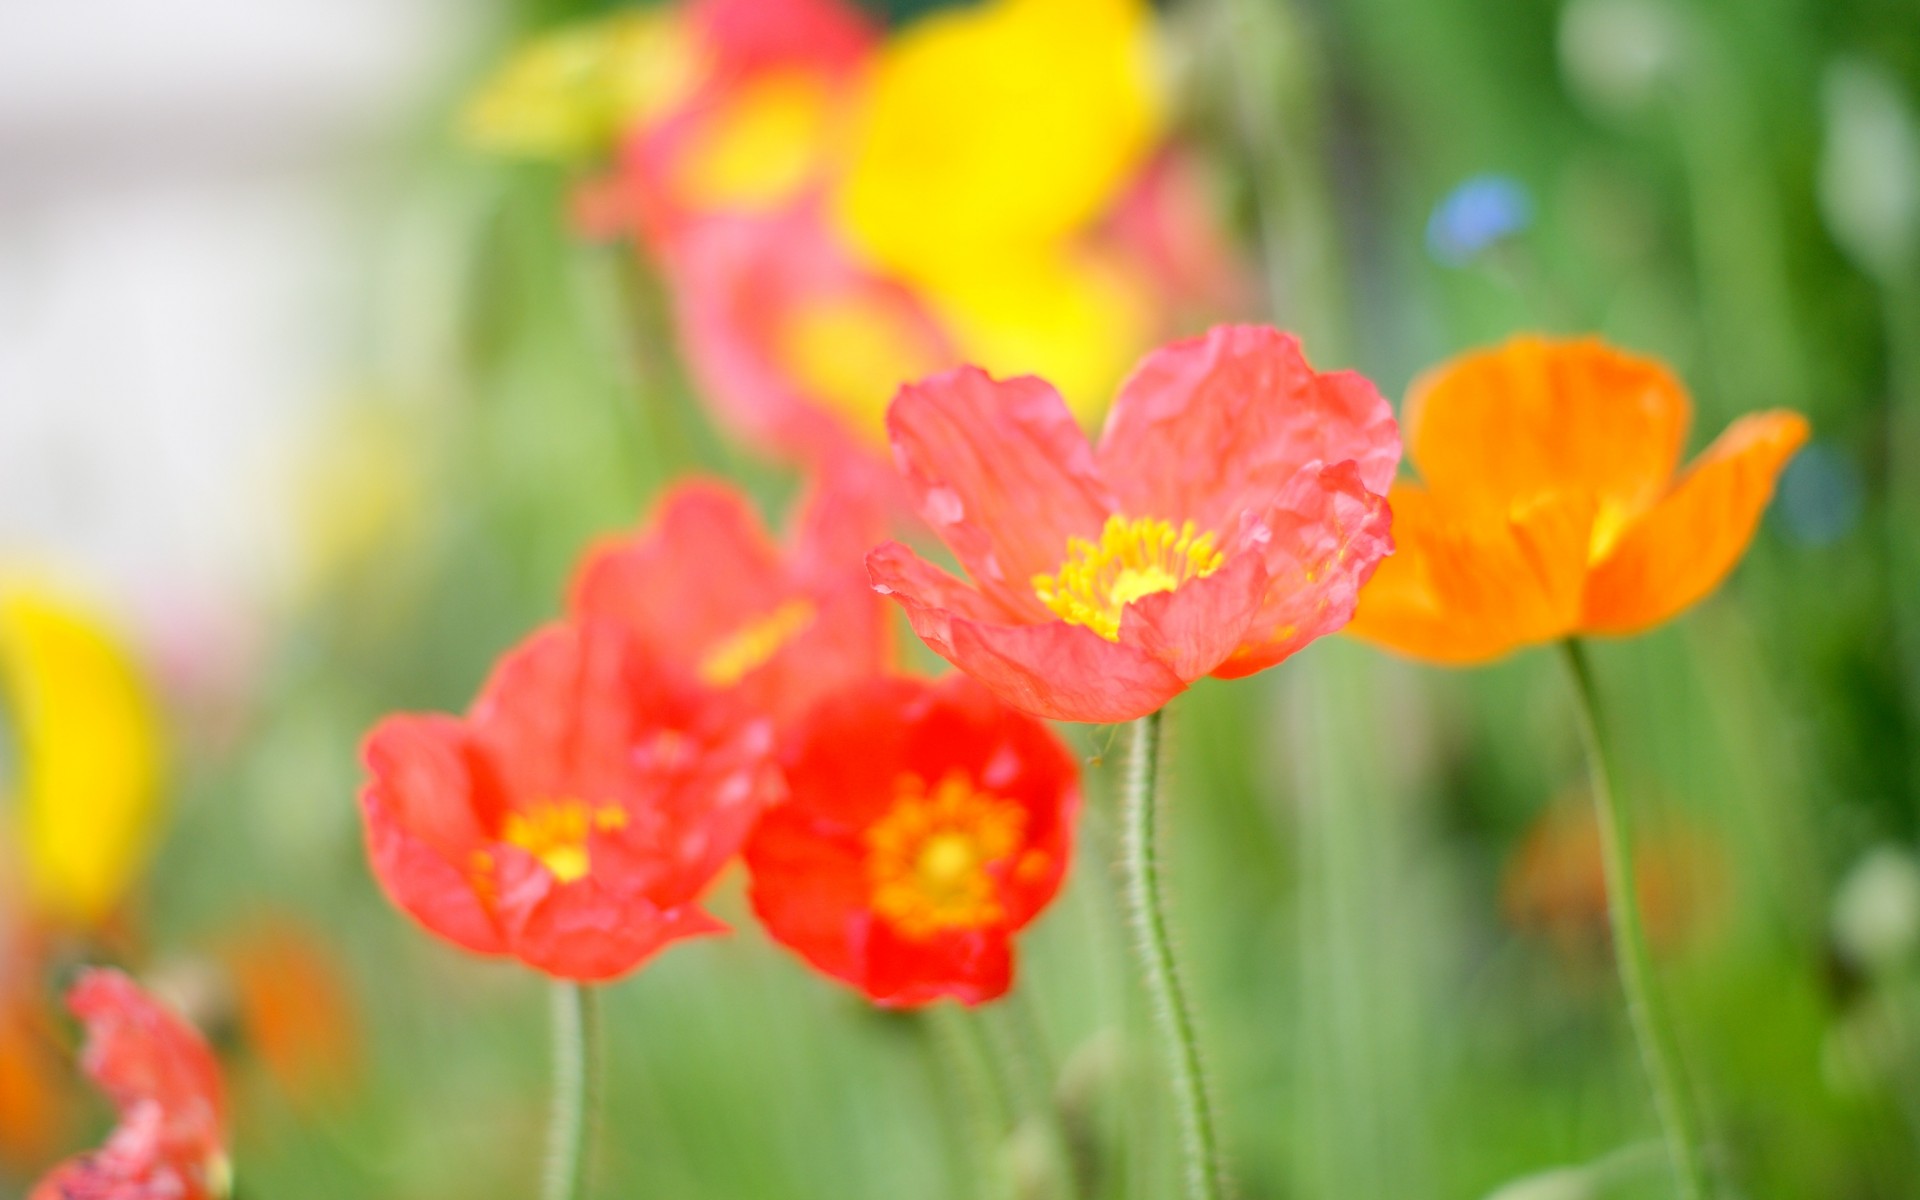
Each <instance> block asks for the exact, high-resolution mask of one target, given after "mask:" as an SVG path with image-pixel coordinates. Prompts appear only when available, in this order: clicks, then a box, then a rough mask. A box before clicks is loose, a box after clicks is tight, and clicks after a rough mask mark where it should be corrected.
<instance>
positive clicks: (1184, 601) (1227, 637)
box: [1120, 550, 1267, 683]
mask: <svg viewBox="0 0 1920 1200" xmlns="http://www.w3.org/2000/svg"><path fill="white" fill-rule="evenodd" d="M1266 594H1267V564H1266V562H1265V560H1264V559H1263V558H1262V557H1261V556H1260V555H1259V554H1258V553H1255V552H1253V551H1251V550H1248V551H1242V552H1241V553H1239V554H1236V555H1234V556H1233V557H1232V558H1231V559H1229V560H1228V562H1227V564H1226V565H1225V566H1224V567H1222V568H1221V569H1220V570H1218V571H1215V572H1214V573H1213V574H1211V575H1207V576H1205V577H1202V578H1197V579H1189V580H1187V581H1186V582H1185V583H1182V584H1181V585H1180V586H1179V587H1177V588H1174V589H1172V590H1171V591H1165V592H1155V593H1153V594H1152V595H1148V596H1142V597H1141V598H1140V599H1138V600H1135V601H1134V602H1132V603H1131V604H1129V605H1127V606H1126V609H1125V610H1124V611H1123V612H1122V614H1121V618H1120V641H1121V643H1122V644H1126V645H1136V646H1140V647H1141V648H1143V649H1145V650H1147V651H1148V652H1150V653H1151V654H1153V655H1154V657H1156V658H1158V659H1160V660H1161V661H1162V662H1164V663H1166V664H1167V665H1168V666H1169V667H1171V668H1172V669H1173V672H1174V674H1176V675H1178V676H1179V677H1180V678H1181V679H1182V680H1183V681H1185V682H1187V683H1191V682H1193V681H1194V680H1196V679H1198V678H1200V677H1201V676H1202V675H1205V674H1207V673H1208V672H1210V671H1212V670H1213V669H1214V668H1215V667H1218V666H1219V665H1220V664H1221V663H1222V662H1223V661H1224V660H1225V659H1226V658H1227V656H1228V655H1230V654H1232V653H1233V652H1234V650H1235V649H1236V648H1238V647H1239V645H1240V643H1241V642H1242V641H1243V640H1244V639H1245V638H1246V636H1247V633H1248V630H1249V628H1250V627H1251V626H1252V625H1253V624H1254V621H1255V618H1256V617H1258V616H1259V615H1260V610H1261V605H1262V601H1263V600H1264V599H1265V597H1266Z"/></svg>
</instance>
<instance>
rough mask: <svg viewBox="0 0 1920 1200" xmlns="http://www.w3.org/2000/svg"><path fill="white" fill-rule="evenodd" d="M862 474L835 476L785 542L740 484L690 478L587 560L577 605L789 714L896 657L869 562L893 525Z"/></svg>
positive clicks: (663, 655) (766, 709)
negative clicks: (634, 529) (774, 535)
mask: <svg viewBox="0 0 1920 1200" xmlns="http://www.w3.org/2000/svg"><path fill="white" fill-rule="evenodd" d="M883 505H884V501H883V498H882V497H880V496H877V495H875V494H873V492H872V491H870V490H868V489H866V488H864V487H863V486H862V484H861V474H860V473H858V472H843V473H836V474H834V475H830V476H828V477H827V478H826V481H825V482H822V483H821V484H819V485H818V486H817V487H816V489H815V491H814V492H813V494H812V495H811V496H810V497H809V498H808V499H807V500H806V501H805V502H804V503H803V504H802V505H801V507H800V518H799V521H798V523H797V525H798V527H797V528H796V529H795V530H794V534H793V538H792V541H791V545H790V546H789V547H783V546H780V545H777V544H775V542H774V541H773V539H771V538H769V537H768V536H767V532H766V529H765V528H764V527H763V526H762V525H761V523H760V517H759V514H758V513H756V512H755V511H754V508H753V505H752V503H751V502H750V501H749V500H748V499H747V498H746V497H745V496H743V495H742V494H741V493H740V492H739V491H738V490H737V489H735V488H733V487H731V486H730V485H727V484H723V483H718V482H714V481H710V480H693V481H689V482H686V483H682V484H680V485H678V486H677V487H675V488H673V489H672V490H671V491H670V492H668V493H667V495H666V497H665V498H664V499H662V500H661V501H660V503H659V505H658V507H657V508H656V509H655V513H654V516H653V518H652V519H651V521H650V522H649V523H648V525H647V527H646V528H645V529H643V530H641V531H640V532H638V533H636V534H632V535H628V536H626V537H621V538H617V539H608V540H606V541H604V542H601V543H600V544H598V545H596V546H595V547H593V548H592V549H591V550H589V551H588V552H587V553H586V555H584V556H583V557H582V559H581V562H580V566H579V569H578V571H577V572H576V573H575V576H574V581H573V590H572V592H573V594H572V598H571V603H570V604H569V607H570V608H571V609H572V611H573V613H574V615H575V616H576V617H578V618H581V619H589V618H604V619H606V620H610V621H614V622H616V623H618V624H621V625H623V626H625V627H626V628H627V630H628V631H629V632H630V633H632V634H633V635H634V636H635V637H636V638H638V639H639V640H640V641H641V642H642V643H644V644H645V645H646V646H647V648H648V649H649V650H650V651H651V652H653V653H654V654H656V655H658V656H659V657H660V659H661V660H662V661H664V662H666V663H668V664H670V665H671V666H672V667H673V668H674V669H676V670H678V671H680V672H681V673H683V674H685V675H688V676H692V677H696V678H698V679H699V680H700V682H701V683H703V684H704V685H706V686H707V687H711V688H723V689H728V690H731V691H734V692H735V693H737V694H738V696H739V697H740V698H741V699H743V700H744V701H746V702H747V703H748V704H749V705H751V706H752V707H753V708H755V709H756V710H758V711H760V712H763V713H766V714H767V715H769V716H772V717H773V718H774V719H775V720H776V721H780V722H786V721H790V720H792V719H793V718H795V717H797V716H799V715H800V714H801V713H802V712H804V711H806V709H807V708H808V707H809V706H810V705H812V703H813V702H814V701H815V700H816V699H818V698H819V697H820V696H822V695H824V694H825V693H827V692H830V691H832V690H834V689H835V688H838V687H840V686H841V685H843V684H845V683H848V682H850V681H852V680H855V679H861V678H865V677H867V676H870V675H875V674H878V673H879V672H881V671H883V670H885V669H886V668H887V666H888V665H889V664H890V663H891V661H892V658H893V654H892V649H893V647H892V640H891V636H890V635H891V629H890V627H889V625H888V621H887V612H886V607H885V605H886V602H885V601H883V600H882V599H880V597H878V596H876V595H874V594H873V589H872V588H871V587H870V586H869V585H868V583H867V573H866V568H865V566H864V565H863V562H864V559H865V556H866V551H867V548H868V547H870V546H871V545H873V543H874V541H875V540H877V539H878V538H879V536H880V535H881V533H882V532H883V531H884V530H885V528H886V516H887V512H886V509H885V507H884V506H883Z"/></svg>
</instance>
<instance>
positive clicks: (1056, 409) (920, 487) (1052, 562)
mask: <svg viewBox="0 0 1920 1200" xmlns="http://www.w3.org/2000/svg"><path fill="white" fill-rule="evenodd" d="M887 431H888V433H889V434H890V435H891V437H892V440H893V450H894V457H895V459H896V460H897V461H898V463H899V464H900V467H901V470H902V472H903V473H904V474H905V476H906V479H907V485H908V488H909V489H910V491H911V492H912V494H913V497H914V501H915V503H916V505H917V506H918V508H919V510H920V515H921V516H922V517H923V518H925V519H926V521H927V523H928V524H929V525H931V526H932V527H933V529H934V532H936V533H938V534H939V535H940V536H941V538H942V539H943V540H944V541H945V542H946V543H947V545H948V547H949V548H951V549H952V550H953V552H954V555H955V556H956V557H957V558H959V560H960V562H961V564H962V565H963V566H965V567H966V569H967V572H968V573H969V574H970V575H972V576H973V581H974V583H975V584H977V585H978V586H979V587H980V589H981V590H982V591H984V592H985V593H987V594H988V595H990V596H992V597H993V598H994V599H995V600H997V601H999V602H1000V603H1001V604H1002V605H1004V606H1005V607H1007V608H1008V609H1010V610H1012V611H1014V612H1016V613H1020V614H1022V615H1024V616H1026V617H1027V618H1028V619H1031V620H1035V621H1039V620H1045V619H1047V618H1048V616H1049V614H1048V612H1047V610H1046V608H1045V607H1044V606H1042V605H1041V603H1040V601H1039V599H1038V598H1037V597H1036V596H1035V595H1034V592H1033V584H1032V580H1033V577H1034V576H1035V575H1037V574H1041V573H1045V572H1051V571H1053V570H1054V569H1055V568H1056V567H1057V566H1058V564H1059V562H1060V560H1061V557H1062V556H1063V555H1064V554H1065V553H1066V550H1067V539H1068V538H1070V537H1097V536H1098V534H1099V531H1100V527H1101V524H1102V523H1103V522H1104V521H1105V520H1106V518H1107V515H1108V514H1109V513H1110V512H1112V511H1113V506H1112V504H1111V502H1110V498H1109V493H1108V491H1107V488H1106V485H1105V484H1104V483H1102V482H1101V479H1100V475H1099V471H1098V470H1097V468H1096V467H1095V466H1094V462H1093V451H1092V449H1091V448H1090V447H1089V446H1088V445H1087V440H1086V437H1085V435H1084V434H1082V433H1081V432H1080V427H1079V425H1077V424H1076V423H1075V422H1074V419H1073V416H1072V414H1071V413H1069V412H1068V411H1067V406H1066V402H1065V401H1063V400H1062V399H1061V398H1060V393H1058V392H1057V391H1055V390H1054V389H1053V387H1052V385H1050V384H1048V383H1046V382H1044V381H1042V380H1039V379H1034V378H1031V377H1022V378H1018V379H1006V380H996V379H993V378H991V377H990V376H988V375H987V373H986V372H984V371H982V370H980V369H979V368H978V367H960V368H958V369H956V370H953V371H948V372H945V373H943V374H940V375H935V376H933V377H932V378H930V379H926V380H922V381H921V382H919V383H916V384H909V385H908V386H906V387H903V388H901V389H900V394H899V395H898V396H896V397H895V398H894V401H893V404H892V406H891V407H890V408H889V409H888V410H887Z"/></svg>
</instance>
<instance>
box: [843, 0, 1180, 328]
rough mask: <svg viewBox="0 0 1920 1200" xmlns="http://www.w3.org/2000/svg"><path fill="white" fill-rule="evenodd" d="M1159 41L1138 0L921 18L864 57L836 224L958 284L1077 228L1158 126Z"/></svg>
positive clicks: (1026, 4)
mask: <svg viewBox="0 0 1920 1200" xmlns="http://www.w3.org/2000/svg"><path fill="white" fill-rule="evenodd" d="M1153 50H1154V47H1153V41H1152V23H1151V17H1150V13H1149V11H1148V8H1147V5H1146V4H1145V3H1143V2H1142V0H989V2H988V3H985V4H979V5H975V6H972V7H969V8H960V9H950V10H947V11H944V12H940V13H937V14H935V15H933V16H931V17H928V18H926V19H924V20H922V21H920V22H918V23H917V24H915V25H913V26H912V27H910V28H909V29H907V30H906V31H905V32H903V33H902V34H900V35H899V36H898V37H896V38H893V39H892V40H890V41H889V42H888V43H887V45H886V46H885V47H884V48H883V49H882V50H881V51H880V53H879V55H878V56H877V59H876V61H875V63H874V65H873V68H872V76H871V79H870V83H869V87H868V91H867V94H866V97H865V100H864V103H863V106H862V111H861V112H860V113H859V114H858V115H857V117H856V118H855V120H856V126H855V129H854V133H853V140H852V144H851V149H850V157H849V162H848V165H847V173H846V176H845V179H844V181H843V183H842V185H841V187H840V189H839V192H838V194H837V197H836V202H835V207H836V212H837V217H838V220H839V222H840V224H841V225H842V227H843V230H844V232H845V233H846V234H847V236H848V237H849V238H850V240H851V241H852V244H853V245H854V246H856V247H857V248H858V249H859V250H860V251H861V252H862V253H863V254H865V255H866V256H867V257H868V258H869V259H871V260H872V261H873V262H874V263H876V264H877V265H879V266H880V267H882V268H884V269H886V270H888V271H891V272H893V273H896V274H899V275H901V276H904V277H905V278H907V279H910V280H912V281H914V282H916V283H921V284H934V285H942V286H948V287H952V288H954V289H956V290H959V291H962V292H964V291H966V290H968V288H969V287H970V284H971V281H973V280H976V279H978V278H979V277H980V276H981V275H982V274H983V273H984V272H986V271H988V270H990V269H991V268H992V267H993V266H995V265H997V264H998V263H999V262H1001V261H1004V260H1005V259H1006V258H1007V257H1011V256H1018V255H1022V254H1025V253H1027V252H1030V251H1032V250H1034V249H1036V248H1046V247H1049V246H1051V245H1052V244H1054V243H1057V242H1058V241H1060V240H1061V239H1064V238H1066V237H1069V236H1071V235H1073V234H1075V233H1078V232H1080V231H1082V230H1083V229H1084V228H1085V227H1086V226H1087V225H1088V223H1089V222H1091V221H1093V220H1094V219H1095V218H1097V217H1099V216H1100V215H1101V214H1102V213H1104V212H1105V210H1106V209H1107V208H1108V207H1109V206H1110V205H1111V203H1112V202H1113V200H1114V198H1115V196H1116V195H1117V193H1118V192H1119V190H1120V188H1121V187H1122V186H1123V185H1124V184H1125V182H1126V181H1127V180H1128V179H1129V178H1130V177H1131V176H1132V175H1133V174H1134V173H1135V172H1136V171H1137V169H1138V168H1139V167H1140V165H1141V162H1142V160H1143V159H1144V158H1145V156H1146V155H1147V153H1148V151H1149V150H1150V149H1151V147H1152V145H1153V144H1154V141H1155V139H1156V137H1157V136H1158V134H1159V131H1160V126H1161V117H1162V112H1161V109H1162V100H1161V89H1160V86H1159V82H1160V81H1159V79H1158V75H1157V72H1156V69H1155V63H1154V53H1153ZM983 250H985V251H993V253H990V254H983V253H982V252H983ZM986 260H992V261H991V262H989V261H986Z"/></svg>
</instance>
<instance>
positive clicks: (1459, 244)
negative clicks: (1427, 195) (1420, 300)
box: [1427, 175, 1533, 267]
mask: <svg viewBox="0 0 1920 1200" xmlns="http://www.w3.org/2000/svg"><path fill="white" fill-rule="evenodd" d="M1531 224H1533V197H1531V196H1529V195H1528V194H1527V189H1526V188H1525V187H1523V186H1521V184H1520V181H1519V180H1517V179H1514V178H1513V177H1512V176H1510V175H1475V176H1474V177H1473V178H1471V179H1469V180H1467V181H1466V182H1465V183H1463V184H1461V185H1460V186H1459V187H1457V188H1454V189H1453V190H1452V191H1451V192H1448V193H1447V195H1446V197H1445V198H1444V199H1442V200H1441V201H1440V203H1439V204H1436V205H1435V206H1434V209H1433V215H1432V216H1431V217H1429V218H1427V252H1428V253H1429V254H1431V255H1433V256H1434V257H1435V258H1436V259H1438V260H1440V261H1441V262H1443V263H1445V264H1446V265H1448V266H1450V267H1464V266H1466V265H1467V264H1468V263H1470V262H1472V261H1473V260H1474V259H1475V258H1476V257H1478V256H1479V255H1480V254H1481V253H1482V252H1484V251H1485V250H1486V249H1487V248H1488V247H1489V246H1492V245H1493V244H1494V243H1495V242H1499V241H1501V240H1503V239H1505V238H1509V237H1512V236H1513V235H1514V234H1516V233H1520V232H1522V231H1524V230H1525V229H1526V228H1527V226H1529V225H1531Z"/></svg>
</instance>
